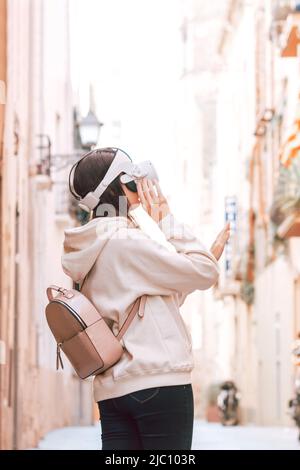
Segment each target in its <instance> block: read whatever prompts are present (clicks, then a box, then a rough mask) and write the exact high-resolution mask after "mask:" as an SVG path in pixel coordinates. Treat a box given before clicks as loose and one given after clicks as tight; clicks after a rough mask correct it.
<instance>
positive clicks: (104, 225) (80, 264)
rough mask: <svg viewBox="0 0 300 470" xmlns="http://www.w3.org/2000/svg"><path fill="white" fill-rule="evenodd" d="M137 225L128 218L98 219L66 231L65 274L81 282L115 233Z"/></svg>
mask: <svg viewBox="0 0 300 470" xmlns="http://www.w3.org/2000/svg"><path fill="white" fill-rule="evenodd" d="M136 226H137V225H136V224H135V223H134V222H133V221H130V220H129V219H128V218H127V217H123V216H118V217H104V218H103V217H98V218H95V219H92V220H90V221H89V222H88V223H87V224H85V225H82V226H80V227H74V228H70V229H66V230H65V231H64V235H65V239H64V244H63V254H62V257H61V263H62V268H63V271H64V273H65V274H67V275H68V276H70V277H71V279H72V280H73V281H74V282H81V281H82V280H83V279H84V277H85V276H86V275H87V274H88V272H89V271H90V269H91V268H92V266H93V265H94V263H95V261H96V259H97V258H98V256H100V255H101V252H102V250H103V249H104V247H105V245H106V243H107V242H108V240H109V239H111V238H112V236H113V235H114V233H115V232H117V231H118V230H119V229H121V228H124V227H131V228H134V227H136Z"/></svg>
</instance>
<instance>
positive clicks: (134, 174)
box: [69, 147, 158, 212]
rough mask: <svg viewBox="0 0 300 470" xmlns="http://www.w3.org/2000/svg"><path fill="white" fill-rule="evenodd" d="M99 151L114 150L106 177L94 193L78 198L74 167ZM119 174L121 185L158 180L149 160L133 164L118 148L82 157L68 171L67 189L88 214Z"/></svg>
mask: <svg viewBox="0 0 300 470" xmlns="http://www.w3.org/2000/svg"><path fill="white" fill-rule="evenodd" d="M101 150H103V151H104V150H114V151H116V154H115V157H114V159H113V161H112V163H111V165H110V167H109V168H108V170H107V172H106V175H105V176H104V178H103V179H102V181H100V183H99V185H98V186H97V188H96V189H95V190H94V191H90V192H89V193H88V194H86V195H85V196H84V197H83V198H81V196H79V194H77V193H76V191H75V189H74V184H73V182H74V173H75V170H76V167H77V165H78V163H79V162H80V161H81V160H82V159H83V158H86V157H87V158H88V157H89V155H91V154H92V153H93V152H95V151H98V152H99V151H101ZM120 173H125V175H122V176H121V177H120V181H121V183H124V184H126V183H129V182H130V181H137V180H139V179H141V178H144V177H147V178H149V179H157V180H158V175H157V172H156V170H155V168H154V166H153V164H152V163H151V161H150V160H145V161H143V162H140V163H133V162H132V161H131V158H130V157H129V155H128V154H127V153H126V152H124V151H123V150H121V149H119V148H115V147H114V148H109V149H108V148H105V149H95V150H92V151H91V152H89V153H87V154H86V155H84V156H83V157H82V158H81V159H80V160H78V162H76V163H75V164H74V165H73V166H72V168H71V171H70V175H69V187H70V191H71V193H72V194H73V195H74V196H75V197H76V199H78V200H80V202H79V203H78V205H79V206H80V207H81V209H83V210H85V211H86V212H90V211H91V210H93V209H94V208H95V207H96V206H97V205H98V204H99V200H100V197H101V195H102V194H103V193H104V191H105V190H106V188H107V187H108V186H109V185H110V183H111V182H112V181H113V180H114V179H115V178H116V177H117V176H118V175H119V174H120Z"/></svg>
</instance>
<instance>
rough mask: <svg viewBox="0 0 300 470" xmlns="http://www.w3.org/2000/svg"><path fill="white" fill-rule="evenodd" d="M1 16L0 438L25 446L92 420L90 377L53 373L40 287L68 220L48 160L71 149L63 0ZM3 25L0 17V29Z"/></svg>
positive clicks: (59, 280)
mask: <svg viewBox="0 0 300 470" xmlns="http://www.w3.org/2000/svg"><path fill="white" fill-rule="evenodd" d="M4 4H5V2H3V1H1V8H2V10H3V9H4ZM3 18H6V30H7V33H6V54H5V55H6V57H7V67H6V89H7V94H6V105H5V115H4V140H3V143H4V144H3V153H2V164H1V240H2V244H1V324H0V328H1V329H0V339H1V342H2V343H1V344H2V345H3V349H4V359H3V361H2V363H1V366H0V368H1V369H0V379H1V411H0V426H1V443H0V445H1V448H3V449H12V448H15V449H24V448H28V447H32V446H34V445H35V444H36V443H37V442H38V441H39V439H40V438H41V437H42V436H43V435H44V434H45V433H46V432H48V431H49V430H51V429H53V428H57V427H60V426H66V425H71V424H84V423H91V422H92V420H93V418H92V398H91V384H90V382H86V383H82V382H80V381H79V379H78V378H77V377H76V376H75V375H74V373H73V372H72V370H71V368H70V367H68V366H67V365H66V366H65V370H64V371H63V372H57V371H56V370H55V357H56V349H55V342H54V340H53V338H52V336H51V332H50V330H49V328H48V326H47V323H46V320H45V312H44V309H45V305H46V303H47V298H46V291H45V289H46V287H47V286H48V285H49V284H58V285H65V286H66V287H68V286H69V285H70V281H69V280H68V279H67V278H66V276H64V275H63V273H62V270H61V268H60V255H61V249H62V240H63V229H64V228H65V227H66V226H68V225H71V223H72V221H71V218H70V217H69V215H68V213H67V210H66V205H64V204H63V201H62V199H61V196H62V195H63V193H64V189H65V188H64V189H63V191H62V190H61V185H60V183H59V182H60V181H61V178H60V173H59V171H57V167H58V166H59V165H57V164H56V163H57V161H60V162H61V163H62V162H63V159H61V158H58V159H57V158H56V157H55V156H59V155H69V154H72V152H73V121H72V120H73V108H72V91H71V81H70V63H69V62H70V60H69V57H70V55H69V54H70V44H69V2H68V0H63V1H61V0H51V1H48V0H44V1H43V2H40V1H39V0H24V1H22V2H19V1H18V0H10V1H9V2H7V12H6V15H4V16H2V15H1V22H2V21H3ZM4 29H5V28H4V27H3V24H2V23H1V35H2V34H4V33H2V31H4ZM53 31H55V34H54V33H53ZM2 44H3V42H2V41H1V48H2ZM2 53H3V51H2V50H1V57H2ZM1 73H3V60H2V59H1ZM50 144H51V145H50ZM51 157H52V159H51ZM62 171H63V170H62Z"/></svg>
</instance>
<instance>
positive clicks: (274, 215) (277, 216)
mask: <svg viewBox="0 0 300 470" xmlns="http://www.w3.org/2000/svg"><path fill="white" fill-rule="evenodd" d="M295 212H300V156H298V157H296V158H294V159H293V161H292V162H291V164H290V165H289V166H288V167H285V166H284V165H280V168H279V177H278V181H277V185H276V188H275V192H274V199H273V204H272V206H271V210H270V216H271V220H272V222H273V223H274V224H275V226H277V227H278V226H279V225H280V224H281V223H282V222H283V221H284V220H285V219H286V217H288V216H289V215H290V214H292V213H295Z"/></svg>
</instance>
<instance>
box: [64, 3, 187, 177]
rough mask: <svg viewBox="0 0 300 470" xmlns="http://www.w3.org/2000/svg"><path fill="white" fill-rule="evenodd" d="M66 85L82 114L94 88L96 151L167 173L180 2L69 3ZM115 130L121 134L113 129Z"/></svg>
mask: <svg viewBox="0 0 300 470" xmlns="http://www.w3.org/2000/svg"><path fill="white" fill-rule="evenodd" d="M70 3H71V8H72V11H71V13H72V18H73V20H72V29H71V33H72V35H71V38H72V45H73V47H72V48H73V55H72V78H73V88H74V91H75V93H77V92H78V97H77V99H78V102H79V105H80V109H81V112H82V114H85V113H86V112H87V110H88V106H89V83H92V84H93V87H94V96H95V105H96V112H97V116H98V119H99V120H100V121H101V122H103V123H104V126H103V128H102V131H101V135H100V140H99V146H106V145H107V146H108V145H110V146H121V147H123V148H124V149H125V150H127V151H128V152H129V154H131V155H132V157H133V158H134V159H135V160H137V161H141V160H144V159H147V158H150V159H152V160H153V161H154V163H156V164H158V166H159V169H160V174H161V176H162V177H163V175H165V174H167V173H168V163H167V162H168V161H169V157H170V155H172V152H173V151H174V145H175V144H174V117H175V116H176V112H177V109H176V106H177V102H176V100H175V99H174V97H175V96H176V93H177V87H178V82H179V79H180V74H181V72H182V70H181V64H182V46H181V43H180V26H181V23H180V12H179V2H178V0H164V1H161V0H151V1H148V0H144V1H141V0H126V1H123V0H72V2H70ZM119 122H120V123H121V130H120V128H119V127H118V126H119Z"/></svg>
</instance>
